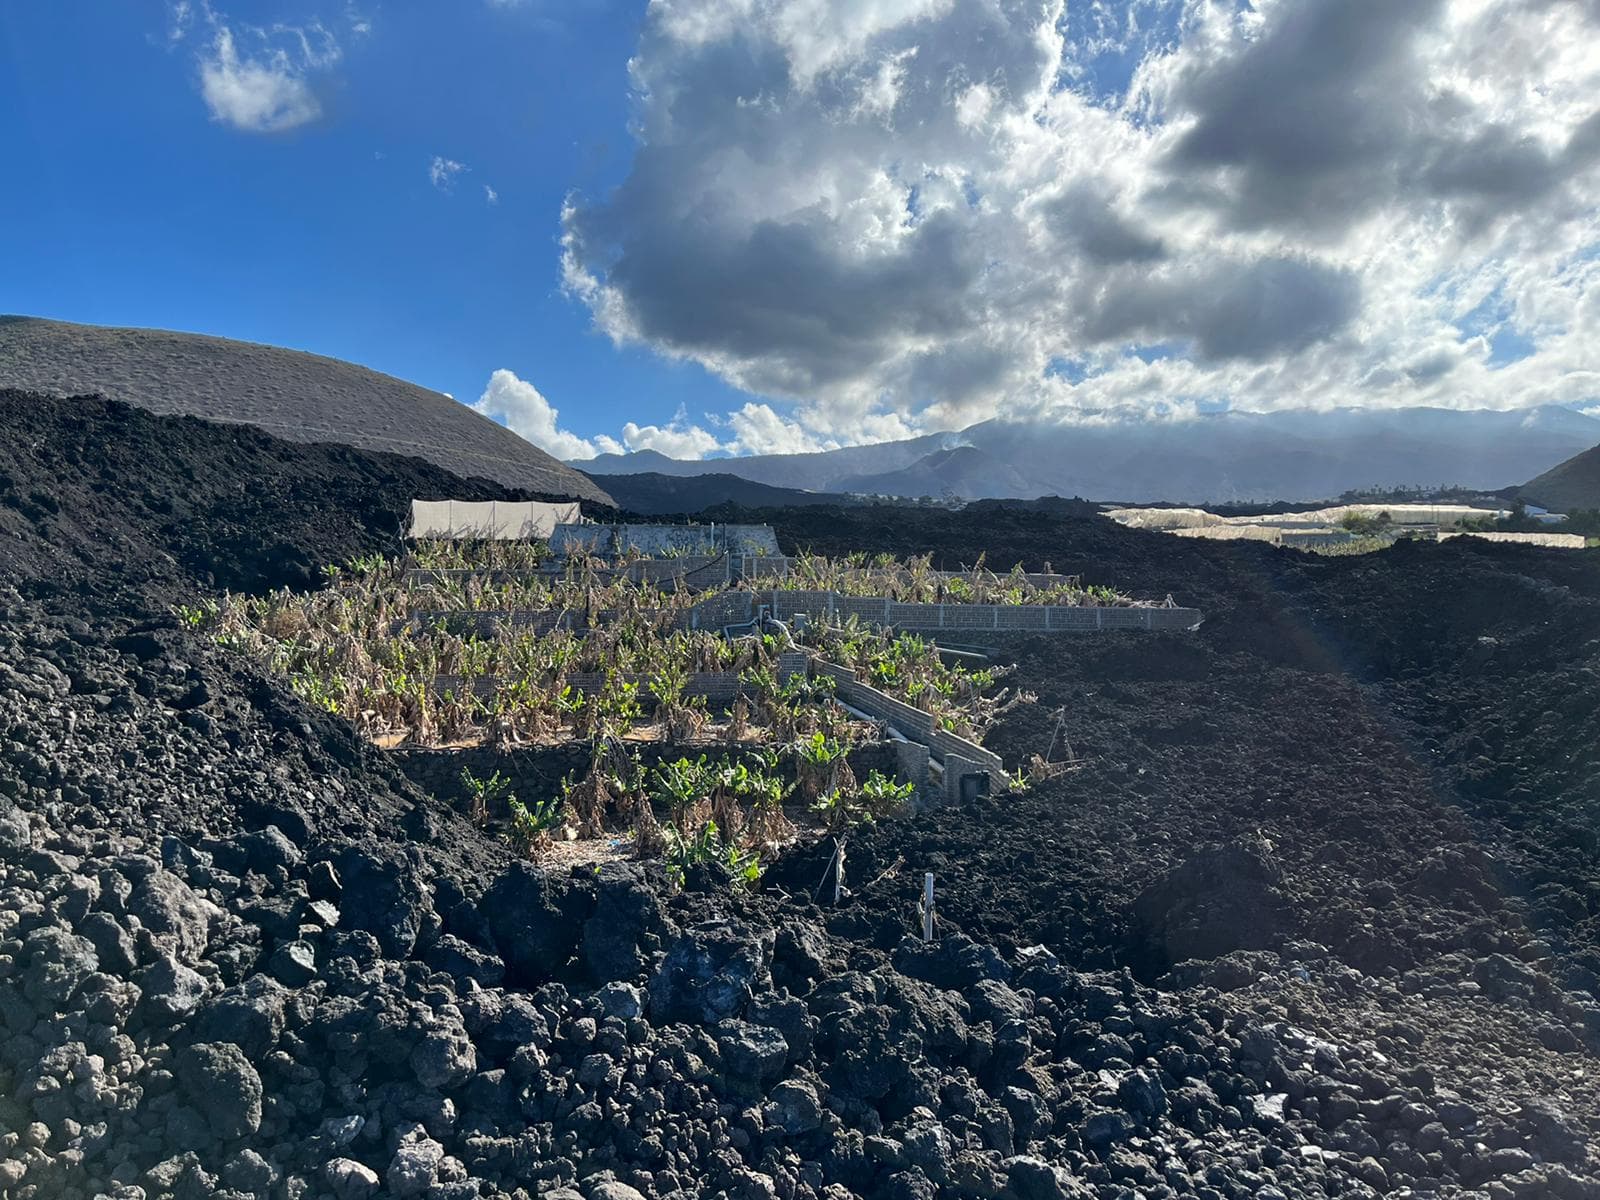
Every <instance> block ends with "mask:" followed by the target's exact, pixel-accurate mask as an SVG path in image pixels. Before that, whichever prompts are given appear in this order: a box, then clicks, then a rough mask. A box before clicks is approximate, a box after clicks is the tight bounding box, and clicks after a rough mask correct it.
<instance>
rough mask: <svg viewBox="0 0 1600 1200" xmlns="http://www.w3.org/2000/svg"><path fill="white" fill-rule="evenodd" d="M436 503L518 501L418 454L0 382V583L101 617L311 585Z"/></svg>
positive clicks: (385, 548)
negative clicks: (418, 507)
mask: <svg viewBox="0 0 1600 1200" xmlns="http://www.w3.org/2000/svg"><path fill="white" fill-rule="evenodd" d="M435 495H443V496H454V497H456V498H459V499H466V500H491V499H526V498H528V494H527V493H523V492H519V491H515V490H512V489H508V488H506V487H504V486H502V485H501V484H498V483H495V482H492V481H490V480H487V479H462V478H461V477H459V476H457V475H453V474H451V473H450V472H449V471H447V470H445V469H443V468H441V467H438V466H436V465H434V464H433V463H431V462H428V461H426V460H424V459H421V458H406V457H402V456H400V455H395V454H384V453H369V452H366V451H361V450H356V449H352V448H351V447H348V446H342V445H338V444H323V445H300V444H296V443H294V442H288V441H284V440H282V439H281V438H277V437H274V436H272V435H271V434H269V433H265V432H263V431H261V430H259V429H254V428H251V427H249V426H241V425H228V424H219V423H216V422H212V421H203V420H199V419H197V418H195V417H174V416H165V417H163V416H156V415H154V414H152V413H150V412H148V411H146V410H144V409H142V408H137V407H134V406H133V405H129V404H124V403H122V402H121V401H115V400H103V399H100V398H98V397H95V396H79V397H73V398H70V399H65V400H58V399H55V398H53V397H48V396H42V395H38V394H33V393H27V392H18V391H12V390H7V389H0V582H16V583H20V584H22V585H23V586H25V587H26V588H28V589H30V590H34V591H40V592H54V593H56V594H59V595H62V596H63V597H69V598H70V597H71V596H74V595H76V596H78V597H80V599H79V600H78V603H79V604H80V605H81V606H82V607H84V608H86V609H91V610H92V609H94V608H95V607H96V606H98V608H99V612H100V614H101V615H102V616H104V617H108V618H109V617H111V616H113V615H115V614H118V613H121V612H123V611H124V609H125V608H126V609H128V610H130V611H131V610H141V611H142V610H147V609H149V608H150V606H151V605H152V604H153V605H155V606H156V611H164V610H165V606H166V605H167V604H170V603H172V602H173V601H174V600H176V599H180V598H192V596H191V593H192V592H193V591H194V589H195V588H197V587H214V588H232V589H235V590H244V591H259V590H262V589H265V588H268V587H285V586H292V587H301V588H304V587H312V586H315V585H316V584H317V582H318V578H319V575H318V573H319V571H320V570H321V568H323V567H325V566H333V565H338V564H341V563H344V562H347V561H349V560H350V559H351V558H353V557H355V556H356V555H358V554H370V553H373V552H383V553H389V554H393V553H397V552H398V551H399V548H400V545H401V539H402V537H403V536H404V532H405V526H404V522H405V521H406V519H407V517H408V515H409V512H410V502H411V500H412V499H413V498H414V497H417V496H435ZM112 596H114V597H116V599H114V600H113V599H109V598H108V597H112ZM143 615H149V612H147V611H146V612H144V613H143Z"/></svg>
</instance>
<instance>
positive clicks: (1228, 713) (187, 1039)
mask: <svg viewBox="0 0 1600 1200" xmlns="http://www.w3.org/2000/svg"><path fill="white" fill-rule="evenodd" d="M0 401H3V402H0V538H3V539H4V540H3V541H0V897H3V903H0V1025H3V1029H0V1095H3V1098H0V1147H3V1149H4V1154H3V1156H0V1158H3V1161H0V1193H3V1194H5V1195H7V1196H14V1197H19V1198H20V1197H38V1198H40V1200H43V1198H47V1197H48V1198H54V1197H83V1198H88V1197H91V1196H98V1195H108V1196H114V1197H119V1198H126V1200H136V1198H138V1197H146V1198H148V1200H154V1198H155V1197H169V1196H170V1197H184V1198H188V1197H199V1196H210V1195H219V1196H229V1197H242V1196H259V1197H285V1198H311V1197H324V1196H326V1197H335V1198H338V1200H346V1198H358V1197H366V1196H373V1195H388V1196H399V1197H439V1198H446V1197H493V1196H501V1195H519V1194H520V1195H528V1196H549V1197H559V1198H561V1200H579V1198H581V1200H628V1198H631V1197H635V1196H641V1195H642V1196H647V1197H666V1196H675V1197H681V1198H683V1200H687V1198H688V1197H701V1196H728V1197H737V1198H740V1200H744V1198H752V1200H767V1198H770V1197H776V1198H778V1200H809V1198H812V1197H828V1198H838V1200H843V1198H844V1197H848V1196H856V1195H861V1196H870V1197H893V1198H896V1200H901V1198H903V1200H923V1198H933V1197H939V1198H953V1197H966V1196H983V1197H994V1198H996V1200H1041V1198H1046V1197H1052V1198H1053V1197H1105V1198H1111V1197H1134V1196H1144V1197H1163V1196H1180V1195H1181V1196H1190V1195H1193V1196H1205V1197H1247V1196H1248V1197H1274V1196H1378V1195H1396V1194H1399V1195H1404V1194H1408V1193H1409V1194H1414V1195H1424V1194H1437V1195H1442V1196H1445V1195H1452V1196H1453V1195H1476V1196H1485V1197H1497V1198H1498V1197H1505V1196H1551V1195H1554V1196H1574V1197H1581V1196H1600V1173H1597V1172H1600V1165H1597V1163H1596V1161H1595V1159H1594V1157H1593V1156H1592V1155H1591V1152H1590V1149H1589V1147H1590V1146H1591V1144H1593V1143H1594V1142H1595V1141H1596V1134H1597V1133H1600V1102H1597V1100H1596V1096H1595V1088H1594V1084H1593V1077H1594V1071H1595V1068H1596V1057H1595V1056H1596V1051H1597V1049H1600V1003H1597V997H1596V990H1597V987H1600V981H1597V979H1596V975H1595V969H1596V966H1597V965H1600V964H1597V962H1596V959H1595V920H1596V914H1597V912H1600V886H1597V880H1600V873H1597V871H1596V854H1597V845H1596V842H1595V839H1594V830H1595V828H1596V827H1595V824H1594V818H1595V815H1596V812H1597V809H1600V796H1597V792H1596V786H1597V773H1596V761H1595V746H1596V744H1597V743H1596V739H1595V734H1596V732H1597V731H1596V729H1595V727H1594V722H1595V720H1596V716H1595V714H1596V711H1597V708H1600V674H1597V671H1596V660H1595V654H1596V650H1597V649H1600V647H1597V644H1596V638H1597V636H1600V620H1597V619H1596V617H1597V612H1600V607H1597V606H1600V601H1597V597H1600V568H1597V566H1596V562H1595V556H1594V555H1592V554H1584V555H1561V554H1558V553H1554V552H1540V551H1532V550H1525V549H1522V548H1517V547H1482V548H1478V547H1463V546H1459V545H1451V546H1446V547H1441V548H1438V549H1432V548H1420V549H1417V550H1415V551H1406V552H1399V553H1396V552H1390V553H1386V554H1385V555H1383V556H1380V557H1374V558H1372V559H1360V560H1354V559H1352V560H1311V559H1304V558H1301V557H1300V556H1298V555H1296V554H1295V553H1294V552H1285V551H1278V550H1273V549H1270V548H1265V547H1257V546H1248V545H1245V546H1232V545H1223V544H1202V543H1199V542H1186V541H1183V540H1180V539H1175V538H1165V537H1162V536H1161V535H1157V534H1145V533H1139V532H1136V531H1130V530H1122V529H1118V528H1116V527H1113V526H1110V525H1108V524H1106V523H1104V522H1099V521H1095V520H1089V519H1083V518H1073V517H1062V516H1060V515H1049V514H1041V513H1032V512H1028V511H1026V510H1016V509H1005V510H1001V509H995V508H985V507H981V506H980V507H978V508H976V510H975V511H970V512H968V513H965V514H961V515H953V516H947V515H943V514H913V513H907V514H906V515H905V518H904V520H903V521H901V520H896V521H894V522H887V521H885V520H884V519H883V514H882V513H881V512H877V513H867V514H855V515H852V514H847V513H845V512H843V511H833V512H826V511H802V510H791V511H783V512H779V513H776V514H773V516H774V517H775V519H776V521H777V522H778V524H779V525H780V530H781V533H782V536H783V537H784V539H785V540H786V541H787V542H788V543H789V544H790V545H794V544H797V543H798V544H806V545H810V546H812V547H814V548H816V549H830V550H831V549H838V548H844V549H857V548H859V549H865V550H869V551H876V550H882V549H887V550H898V551H904V550H918V551H920V550H924V549H928V550H934V551H935V552H936V553H938V554H940V555H941V556H944V557H945V558H946V559H947V560H949V561H954V562H959V561H962V560H965V561H967V562H971V561H973V560H974V559H975V558H976V554H977V551H978V550H980V549H984V548H987V549H988V550H989V556H990V561H991V562H995V563H1009V562H1010V561H1013V560H1015V559H1016V558H1019V557H1020V558H1023V559H1025V560H1026V561H1028V562H1029V563H1030V564H1037V563H1040V562H1042V561H1044V560H1048V561H1050V562H1052V563H1053V565H1054V566H1055V567H1056V568H1057V569H1064V570H1079V569H1082V570H1083V571H1084V573H1085V574H1086V575H1087V576H1089V577H1090V579H1091V581H1094V582H1114V583H1116V584H1118V585H1120V586H1123V587H1125V588H1128V589H1130V590H1135V591H1144V592H1148V591H1150V590H1152V589H1156V590H1158V591H1166V590H1172V591H1175V592H1177V594H1178V595H1177V598H1178V599H1179V600H1180V601H1182V602H1194V603H1198V604H1199V605H1200V606H1201V607H1202V608H1204V609H1206V610H1207V612H1208V613H1209V614H1210V619H1209V620H1208V622H1207V624H1206V626H1205V627H1203V629H1202V630H1201V631H1200V632H1199V633H1198V634H1197V635H1194V636H1193V637H1190V638H1164V639H1155V640H1152V639H1147V638H1140V637H1138V636H1137V635H1114V636H1111V637H1108V638H1106V639H1105V640H1103V641H1101V640H1096V641H1094V642H1093V643H1090V642H1087V641H1069V640H1066V639H1059V640H1045V639H1034V640H1032V641H1025V642H1021V643H1018V644H1015V645H1012V646H1009V647H1006V648H1005V649H1006V650H1007V652H1008V653H1010V654H1012V655H1014V656H1015V657H1016V659H1017V661H1018V662H1019V664H1020V667H1021V673H1022V675H1023V676H1024V677H1025V681H1026V682H1027V683H1028V685H1029V686H1031V687H1033V688H1034V689H1035V690H1037V691H1038V692H1039V693H1040V698H1041V703H1040V705H1039V706H1037V708H1035V709H1033V710H1031V711H1027V712H1023V711H1019V712H1018V713H1017V714H1015V716H1014V718H1013V720H1012V721H1010V722H1009V723H1008V724H1007V725H1006V726H1005V727H1004V728H1002V729H1001V730H999V731H998V732H997V735H996V736H995V737H994V738H993V739H992V742H993V743H994V744H995V745H996V746H997V747H998V748H999V749H1001V750H1002V752H1004V753H1005V754H1006V755H1007V756H1008V757H1010V758H1016V757H1019V756H1021V755H1022V754H1025V753H1030V752H1032V751H1033V750H1034V749H1037V748H1039V747H1040V745H1041V742H1042V740H1043V739H1044V738H1047V737H1048V736H1049V732H1050V729H1051V728H1052V727H1053V718H1052V717H1051V715H1050V712H1051V710H1052V709H1053V708H1055V707H1065V708H1066V710H1067V714H1068V726H1067V727H1068V730H1069V733H1070V736H1071V737H1072V738H1073V739H1074V745H1075V748H1076V749H1077V751H1078V752H1079V753H1080V755H1081V756H1082V757H1083V758H1084V760H1085V764H1084V766H1083V767H1082V768H1081V769H1080V770H1079V771H1077V772H1074V773H1072V774H1069V775H1066V776H1064V777H1062V778H1060V779H1058V780H1055V781H1053V782H1052V783H1050V784H1048V785H1046V786H1044V787H1042V788H1040V789H1039V790H1037V791H1035V792H1034V793H1031V794H1030V795H1028V796H1026V797H1023V798H1020V799H1014V800H1009V801H991V802H985V803H980V804H978V805H975V806H973V807H970V808H962V809H951V810H944V811H941V812H938V813H931V814H924V815H922V816H918V817H915V818H911V819H908V820H906V821H903V822H895V823H890V824H886V825H884V826H883V827H881V828H879V829H877V830H875V831H871V832H868V833H864V834H862V835H860V836H859V837H858V838H856V839H855V840H854V841H853V842H852V850H851V865H852V872H853V879H854V880H856V881H857V883H858V886H857V889H856V891H855V893H854V894H853V895H852V896H851V897H849V898H848V900H847V903H845V904H844V905H843V906H841V907H840V908H838V909H831V908H830V909H827V910H822V909H819V908H816V907H814V906H813V905H811V904H810V903H809V902H808V900H807V899H806V898H807V897H809V896H810V894H811V892H812V890H813V888H814V886H815V881H816V879H817V878H818V876H819V874H820V871H819V870H818V869H817V868H818V867H819V863H818V861H817V852H812V851H804V850H802V851H796V852H795V853H794V854H792V855H791V856H789V857H788V858H787V859H785V860H783V861H780V863H778V864H777V865H776V866H775V867H774V868H773V869H772V871H771V872H770V874H769V879H768V883H767V885H766V886H765V887H764V888H763V889H761V890H759V891H757V892H755V893H754V894H750V895H741V894H738V893H734V892H731V891H730V890H729V889H728V888H727V887H726V882H725V881H723V880H718V879H716V878H714V877H709V876H707V877H701V878H692V879H691V880H690V881H689V886H688V888H686V889H685V890H684V891H683V892H681V893H678V894H672V893H670V892H669V890H668V889H667V888H666V886H665V881H664V880H663V879H662V878H661V877H660V876H659V874H658V872H657V871H656V869H655V868H654V867H649V866H640V865H636V864H620V865H612V866H607V867H605V868H603V869H602V870H600V871H599V872H594V871H592V870H588V871H577V872H573V873H571V874H568V875H564V876H562V875H557V874H554V873H551V874H546V873H544V872H541V871H539V870H537V869H535V868H533V867H531V866H529V865H527V864H525V863H520V862H514V861H512V860H511V859H510V858H509V857H508V856H507V854H506V853H505V851H504V850H503V848H502V847H500V846H498V845H496V844H494V843H492V842H489V841H487V840H486V839H485V838H484V837H483V836H482V835H481V834H480V833H479V832H478V831H477V830H476V829H475V828H473V827H472V826H471V825H470V824H469V823H468V822H467V821H465V820H464V819H463V818H462V817H461V816H459V815H458V814H457V813H456V812H455V811H454V810H453V809H452V808H451V807H450V806H449V805H447V804H444V803H441V802H439V801H436V800H434V799H433V798H431V797H429V796H426V795H424V794H422V793H420V792H419V791H417V789H416V788H415V787H414V786H413V785H412V784H410V783H409V782H407V781H406V780H405V779H404V778H403V777H402V776H400V775H399V773H398V772H396V771H395V770H394V769H393V768H392V767H391V766H390V765H389V764H388V763H387V761H386V760H385V759H384V758H383V756H382V755H381V754H380V753H377V752H375V751H372V750H370V749H368V748H366V747H364V746H362V745H360V744H359V743H358V742H357V741H356V740H355V739H354V738H352V737H351V736H350V734H349V733H348V731H347V730H346V729H345V728H343V727H342V726H341V725H340V724H339V723H337V722H334V721H330V720H328V719H327V718H325V717H321V716H319V715H317V714H315V713H313V712H312V711H310V710H308V709H307V708H306V707H305V706H303V705H302V704H300V703H299V702H298V701H297V700H295V699H294V698H293V697H292V696H290V695H289V694H288V693H287V692H286V691H284V690H283V689H281V688H280V687H279V686H278V685H277V684H276V683H274V682H273V681H272V680H270V679H268V678H265V677H263V676H262V675H261V674H260V673H259V672H257V671H256V670H255V669H254V668H252V667H251V666H250V665H249V664H247V663H244V662H241V661H239V660H238V659H237V658H236V657H235V656H233V655H231V654H229V653H227V652H226V651H224V650H222V649H220V648H218V647H216V646H212V645H208V644H206V643H205V642H204V641H203V640H201V639H198V638H195V637H194V636H192V635H191V634H189V633H188V632H187V631H186V629H185V628H184V627H183V626H182V624H181V623H180V622H179V621H178V620H176V619H175V618H174V617H173V616H172V615H171V613H170V609H169V606H170V605H172V604H173V603H175V602H184V601H186V602H190V603H192V602H194V598H195V597H196V596H197V595H200V594H203V592H204V590H205V589H206V588H207V587H210V586H213V585H214V584H215V583H216V582H218V581H223V582H227V583H231V584H232V585H234V586H247V587H261V586H268V585H272V584H278V583H283V582H294V583H302V584H303V583H305V582H306V581H308V580H309V579H310V578H311V577H312V572H313V571H314V569H315V568H316V566H318V565H320V564H321V563H323V562H326V561H331V560H339V559H343V558H348V557H349V556H351V555H353V554H356V553H363V552H370V551H372V550H379V549H383V550H390V551H392V550H394V549H395V548H396V547H397V542H396V538H397V536H398V529H399V519H400V514H401V512H402V511H403V503H404V500H405V499H408V498H409V494H410V492H411V491H412V490H413V489H414V488H415V487H416V486H417V484H418V480H419V478H420V477H419V475H418V472H422V471H427V470H432V468H426V467H425V465H423V464H418V463H417V462H416V461H415V460H405V459H397V458H391V457H386V456H382V455H367V454H362V453H359V452H355V451H348V450H344V449H338V450H328V449H325V448H321V447H314V446H313V447H304V446H288V445H286V444H284V443H279V442H275V441H274V440H273V439H271V438H269V437H266V436H264V435H260V434H257V433H254V432H251V431H240V430H237V429H230V428H225V427H218V426H208V425H205V424H202V423H200V422H195V421H180V420H174V419H169V418H157V417H153V416H150V415H149V414H146V413H143V412H139V411H137V410H132V409H129V408H127V407H125V406H119V405H105V404H97V403H88V402H81V401H80V402H74V404H73V405H71V406H62V405H57V404H53V403H51V402H47V401H43V400H40V399H37V398H28V397H23V396H20V395H18V394H15V393H13V394H9V395H6V396H4V397H3V398H0ZM68 468H70V469H68ZM435 482H440V481H437V480H435ZM443 482H449V481H443ZM453 486H454V487H455V489H456V490H457V492H458V494H471V493H470V492H469V491H468V487H469V485H466V484H454V485H453ZM363 500H364V502H362V501H363ZM352 512H354V513H355V514H357V515H356V516H355V517H354V518H352V517H351V516H350V515H349V514H351V513H352ZM847 542H848V543H849V544H848V545H845V543H847ZM834 543H837V544H834ZM927 869H931V870H935V871H936V872H937V873H938V875H939V880H940V886H941V895H942V909H941V913H942V917H943V921H942V924H941V929H940V933H941V936H940V937H939V938H938V939H937V940H936V941H935V942H934V943H932V944H930V945H923V944H921V943H919V942H916V941H914V940H911V939H910V938H909V937H908V936H907V934H908V932H909V930H910V929H911V927H912V924H913V911H912V908H911V898H912V897H913V895H914V894H915V892H916V890H917V886H918V883H919V882H920V877H921V872H922V871H923V870H927Z"/></svg>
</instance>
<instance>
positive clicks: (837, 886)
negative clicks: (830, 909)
mask: <svg viewBox="0 0 1600 1200" xmlns="http://www.w3.org/2000/svg"><path fill="white" fill-rule="evenodd" d="M843 890H844V839H843V838H840V839H839V844H838V848H837V849H836V850H835V852H834V857H833V906H834V907H835V908H837V907H839V893H840V892H842V891H843Z"/></svg>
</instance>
